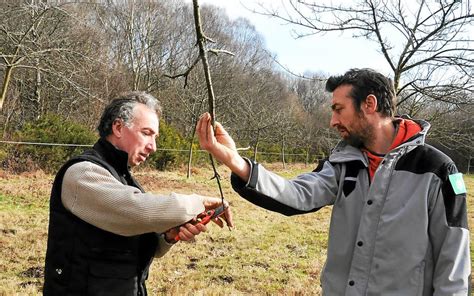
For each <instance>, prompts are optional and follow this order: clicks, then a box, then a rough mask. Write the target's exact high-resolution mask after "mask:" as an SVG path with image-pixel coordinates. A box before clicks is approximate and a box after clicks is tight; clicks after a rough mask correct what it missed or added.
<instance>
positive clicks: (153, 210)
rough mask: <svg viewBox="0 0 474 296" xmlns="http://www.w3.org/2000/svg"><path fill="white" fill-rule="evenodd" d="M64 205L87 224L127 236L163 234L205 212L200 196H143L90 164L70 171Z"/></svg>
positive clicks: (62, 195)
mask: <svg viewBox="0 0 474 296" xmlns="http://www.w3.org/2000/svg"><path fill="white" fill-rule="evenodd" d="M61 201H62V202H63V205H64V207H65V208H66V209H68V210H69V211H71V213H72V214H74V215H76V216H77V217H79V218H80V219H82V220H84V221H86V222H87V223H89V224H92V225H94V226H96V227H98V228H101V229H103V230H106V231H109V232H112V233H115V234H118V235H124V236H133V235H138V234H143V233H148V232H158V233H161V232H164V231H166V230H168V229H170V228H172V227H175V226H178V225H181V224H183V223H185V222H187V221H189V220H191V219H193V218H194V217H196V216H197V215H198V214H199V213H201V212H203V211H204V205H203V201H202V197H201V196H199V195H184V194H177V193H171V194H169V195H154V194H151V193H142V192H141V191H140V190H139V189H137V188H135V187H133V186H128V185H124V184H122V183H120V182H119V181H118V180H117V179H115V178H114V177H113V176H112V175H111V174H110V173H109V172H108V171H107V170H106V169H104V168H102V167H100V166H98V165H96V164H93V163H91V162H87V161H84V162H80V163H76V164H74V165H72V166H71V167H70V168H68V169H67V171H66V173H65V175H64V179H63V183H62V189H61Z"/></svg>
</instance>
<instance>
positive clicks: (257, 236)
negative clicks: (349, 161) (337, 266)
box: [0, 164, 474, 295]
mask: <svg viewBox="0 0 474 296" xmlns="http://www.w3.org/2000/svg"><path fill="white" fill-rule="evenodd" d="M270 168H271V169H272V170H274V171H278V172H279V173H280V172H281V175H284V176H285V177H293V176H296V175H297V174H300V173H302V172H306V171H311V170H313V169H314V167H311V166H308V167H304V166H303V165H300V166H297V167H290V168H287V169H283V167H282V166H281V164H280V165H274V166H273V167H270ZM218 170H219V173H220V174H221V176H222V185H223V190H224V192H225V196H226V199H227V200H228V201H229V202H230V203H231V205H232V207H233V209H234V218H235V223H236V227H235V229H233V230H232V231H229V230H228V229H227V228H224V229H219V228H218V226H217V225H214V224H211V225H209V227H208V229H209V231H208V232H207V233H204V234H202V235H200V236H199V237H198V238H197V240H196V242H194V243H179V244H177V245H176V246H174V247H173V248H172V249H171V251H170V252H169V253H168V254H166V255H165V256H164V257H163V258H158V259H156V260H155V261H154V263H153V265H152V268H151V272H150V277H149V280H148V284H147V286H148V289H149V292H150V295H157V294H179V295H182V294H189V295H208V294H210V295H236V294H238V295H241V294H252V295H265V294H291V295H294V294H302V295H320V293H321V291H320V287H319V277H320V272H321V270H322V268H323V265H324V261H325V257H326V247H327V239H328V237H327V234H328V228H329V218H330V213H331V208H330V207H326V208H324V209H321V210H320V211H318V212H316V213H311V214H307V215H301V216H293V217H285V216H283V215H280V214H277V213H273V212H269V211H266V210H263V209H261V208H258V207H255V206H254V205H252V204H250V203H249V202H247V201H245V200H244V199H242V198H240V197H238V196H237V195H236V194H235V193H234V192H233V191H232V189H231V187H230V182H229V175H230V172H229V171H228V170H227V169H225V168H223V167H219V168H218ZM136 175H137V178H138V179H139V180H140V181H141V183H142V185H143V186H144V187H145V188H146V189H147V191H150V192H156V193H169V192H172V191H174V192H180V193H191V192H196V193H200V194H205V195H210V196H217V195H218V190H217V186H216V185H215V180H210V178H211V177H212V172H211V171H210V170H209V169H205V168H200V169H195V170H194V172H193V177H192V179H186V173H185V170H184V169H182V170H179V171H173V172H155V171H138V172H136ZM52 178H53V176H51V175H47V174H42V173H35V174H29V175H21V176H18V175H5V174H3V175H2V174H0V231H1V236H0V245H1V246H2V247H1V248H0V270H2V272H1V273H0V295H41V287H42V281H43V265H44V255H45V249H46V240H47V226H48V201H49V193H50V190H51V185H52ZM464 180H465V182H466V186H467V189H468V194H469V197H468V219H469V224H470V225H471V226H472V225H474V201H473V199H472V192H474V176H473V175H469V176H464ZM472 245H473V243H472V236H471V246H472ZM471 256H472V258H474V252H473V250H472V248H471Z"/></svg>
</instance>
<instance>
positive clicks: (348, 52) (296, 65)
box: [199, 0, 390, 75]
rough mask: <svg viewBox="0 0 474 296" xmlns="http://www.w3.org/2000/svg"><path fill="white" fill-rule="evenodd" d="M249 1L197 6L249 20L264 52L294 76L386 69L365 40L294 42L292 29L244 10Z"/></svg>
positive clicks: (271, 1)
mask: <svg viewBox="0 0 474 296" xmlns="http://www.w3.org/2000/svg"><path fill="white" fill-rule="evenodd" d="M256 2H257V1H253V0H199V3H200V5H203V4H212V5H215V6H219V7H222V8H224V9H225V10H226V12H227V15H228V16H229V17H230V18H231V19H234V18H237V17H244V18H247V19H249V20H250V22H251V23H252V24H253V25H254V26H255V28H256V30H257V31H258V32H259V33H260V34H262V35H263V37H264V39H265V42H266V47H267V49H268V50H269V51H270V52H272V53H273V54H275V55H276V57H277V60H278V62H279V63H280V64H282V65H284V66H285V67H286V68H288V69H289V70H290V71H291V72H293V73H295V74H304V73H305V72H313V73H322V74H329V75H335V74H343V73H344V72H345V71H347V70H349V69H350V68H367V67H368V68H373V69H375V70H378V71H380V72H382V73H384V74H387V75H388V74H390V69H389V67H388V64H387V62H386V61H385V60H384V58H383V57H382V55H381V54H380V53H378V52H377V48H376V44H375V43H374V42H370V41H367V40H365V39H356V38H351V37H345V36H341V35H340V34H338V33H335V34H330V35H326V36H308V37H304V38H300V39H295V38H294V36H293V35H292V32H291V31H292V30H296V29H298V27H296V26H290V25H285V24H284V23H283V21H281V20H278V19H275V18H270V17H267V16H262V15H258V14H255V13H252V12H251V11H249V10H248V9H247V8H245V7H248V8H252V7H253V8H256V6H255V3H256ZM259 2H261V3H264V5H267V3H268V5H273V6H275V5H276V6H278V5H281V2H280V1H278V0H259Z"/></svg>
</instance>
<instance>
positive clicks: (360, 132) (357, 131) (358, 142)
mask: <svg viewBox="0 0 474 296" xmlns="http://www.w3.org/2000/svg"><path fill="white" fill-rule="evenodd" d="M357 118H358V119H357V120H355V121H354V122H352V124H351V127H352V130H348V129H347V128H346V129H345V130H346V133H347V135H346V136H343V139H344V141H346V143H348V144H349V145H351V146H354V147H356V148H361V147H364V146H366V147H367V146H370V144H371V143H372V141H373V139H374V127H373V126H371V125H370V124H369V123H368V122H367V120H366V118H365V115H364V114H363V113H362V112H360V113H359V116H358V117H357Z"/></svg>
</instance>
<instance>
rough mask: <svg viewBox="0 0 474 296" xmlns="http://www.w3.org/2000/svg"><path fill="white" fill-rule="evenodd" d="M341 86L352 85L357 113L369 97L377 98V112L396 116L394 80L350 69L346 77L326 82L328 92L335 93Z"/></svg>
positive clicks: (342, 76)
mask: <svg viewBox="0 0 474 296" xmlns="http://www.w3.org/2000/svg"><path fill="white" fill-rule="evenodd" d="M341 85H351V86H352V91H351V94H350V95H351V97H352V99H353V101H354V106H355V108H356V110H357V111H360V104H361V103H362V102H363V101H365V99H366V98H367V96H368V95H371V94H372V95H374V96H375V97H376V98H377V112H380V113H382V115H384V116H389V117H392V116H393V115H394V114H395V101H396V96H395V89H394V87H393V83H392V80H391V79H390V78H388V77H385V76H384V75H382V74H380V73H379V72H376V71H374V70H372V69H367V68H365V69H350V70H349V71H347V72H346V73H345V74H344V75H341V76H331V77H329V78H328V81H327V82H326V90H327V91H329V92H333V91H334V90H335V89H336V88H338V87H339V86H341Z"/></svg>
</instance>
